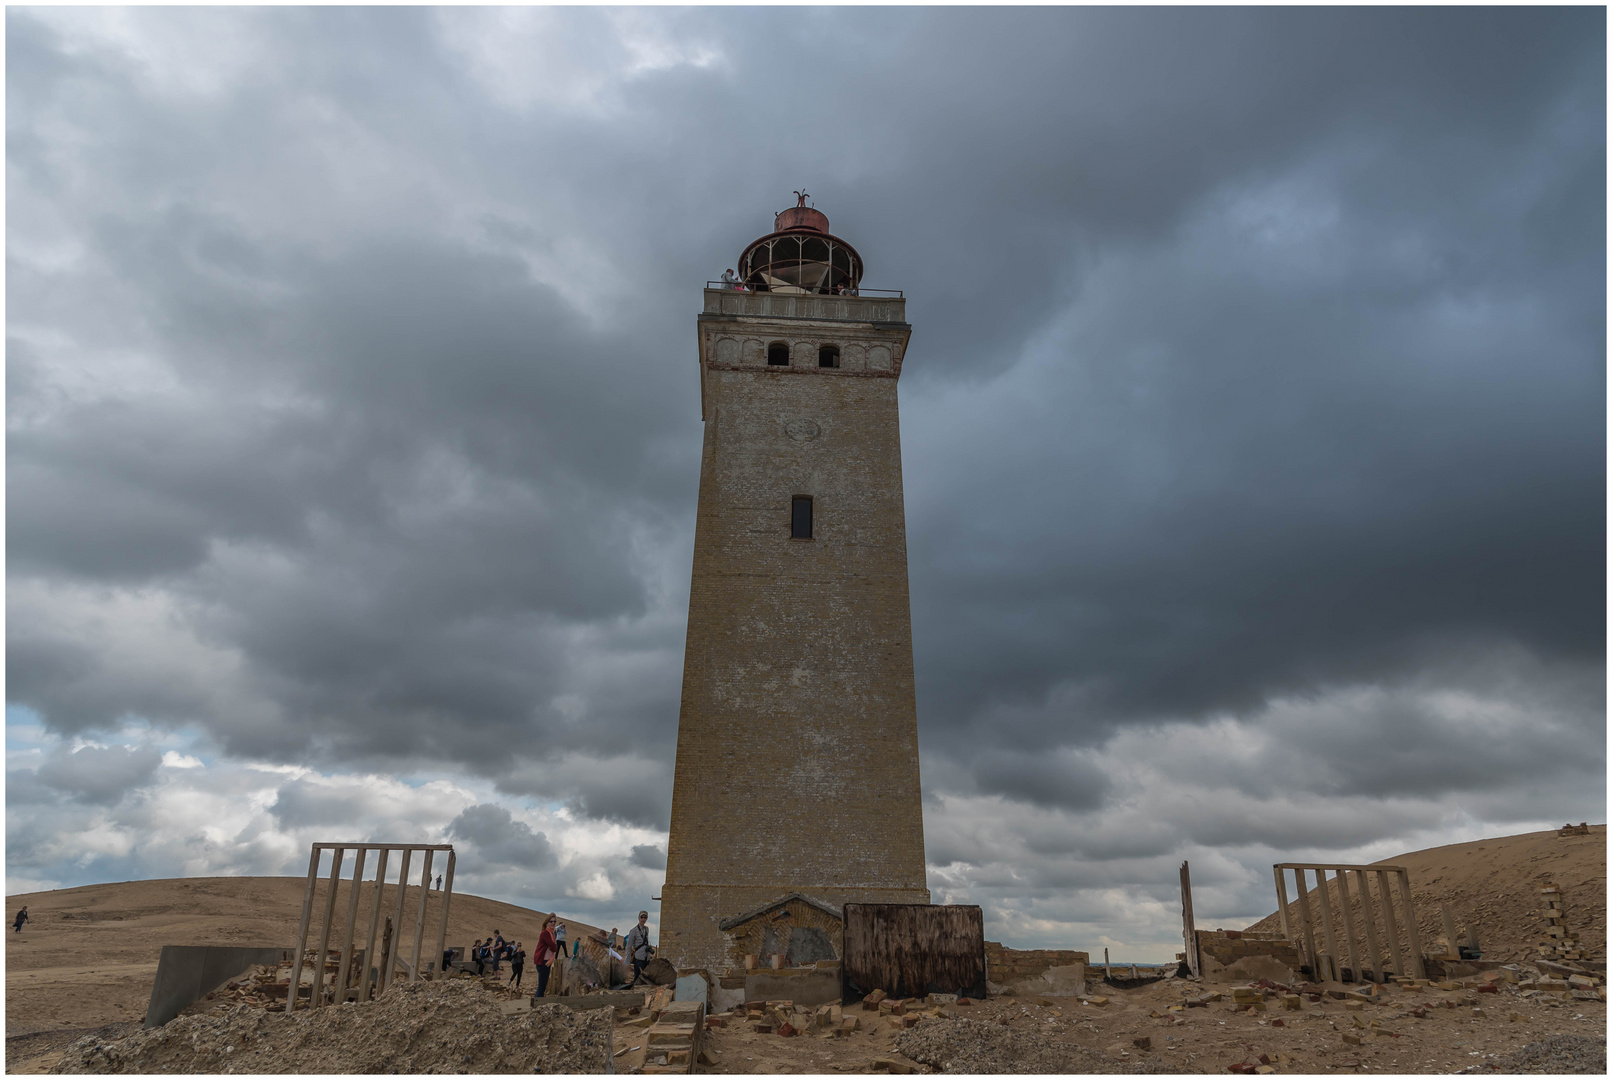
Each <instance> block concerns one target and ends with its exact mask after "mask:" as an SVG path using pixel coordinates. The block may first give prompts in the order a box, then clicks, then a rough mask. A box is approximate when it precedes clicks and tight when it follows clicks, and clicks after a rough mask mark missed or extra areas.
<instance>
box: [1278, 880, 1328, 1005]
mask: <svg viewBox="0 0 1612 1080" xmlns="http://www.w3.org/2000/svg"><path fill="white" fill-rule="evenodd" d="M1278 869H1285V867H1278ZM1293 881H1294V884H1296V885H1297V886H1298V898H1299V922H1300V923H1302V924H1303V925H1304V957H1305V959H1306V960H1308V961H1309V962H1310V977H1311V978H1313V979H1314V980H1315V981H1316V982H1320V981H1321V980H1322V979H1324V978H1325V977H1326V976H1324V975H1322V974H1321V961H1320V960H1319V958H1318V957H1317V954H1316V951H1315V919H1314V918H1313V917H1312V916H1311V914H1310V886H1309V884H1308V883H1307V882H1306V881H1305V880H1304V871H1303V870H1294V871H1293Z"/></svg>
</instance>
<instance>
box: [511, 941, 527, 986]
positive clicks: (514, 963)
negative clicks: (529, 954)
mask: <svg viewBox="0 0 1612 1080" xmlns="http://www.w3.org/2000/svg"><path fill="white" fill-rule="evenodd" d="M525 970H526V950H525V949H523V948H522V947H521V943H520V942H518V941H517V942H516V943H515V951H514V952H512V953H510V954H509V981H510V983H511V984H512V985H513V986H514V987H515V989H517V990H519V989H520V988H521V972H523V971H525Z"/></svg>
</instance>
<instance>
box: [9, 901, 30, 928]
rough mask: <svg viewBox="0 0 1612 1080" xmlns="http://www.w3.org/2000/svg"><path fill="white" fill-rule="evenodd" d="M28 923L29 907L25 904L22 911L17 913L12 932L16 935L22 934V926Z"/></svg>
mask: <svg viewBox="0 0 1612 1080" xmlns="http://www.w3.org/2000/svg"><path fill="white" fill-rule="evenodd" d="M27 921H28V905H27V904H24V905H23V906H22V910H21V911H19V912H17V918H16V921H15V922H13V923H12V924H11V925H12V932H13V933H16V934H20V933H22V924H23V923H25V922H27Z"/></svg>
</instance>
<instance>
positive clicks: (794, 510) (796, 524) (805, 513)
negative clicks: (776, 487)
mask: <svg viewBox="0 0 1612 1080" xmlns="http://www.w3.org/2000/svg"><path fill="white" fill-rule="evenodd" d="M789 510H790V513H789V535H790V538H791V539H794V540H810V539H811V538H812V497H811V496H810V495H796V496H795V501H794V504H793V505H792V506H791V507H790V508H789Z"/></svg>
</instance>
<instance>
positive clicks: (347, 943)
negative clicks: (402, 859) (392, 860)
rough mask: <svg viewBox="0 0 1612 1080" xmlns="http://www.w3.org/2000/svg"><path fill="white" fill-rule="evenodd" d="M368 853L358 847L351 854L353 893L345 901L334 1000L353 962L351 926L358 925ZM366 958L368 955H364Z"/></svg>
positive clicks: (337, 998)
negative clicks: (345, 909)
mask: <svg viewBox="0 0 1612 1080" xmlns="http://www.w3.org/2000/svg"><path fill="white" fill-rule="evenodd" d="M366 854H368V852H366V851H365V850H364V849H363V848H359V849H358V851H357V852H356V853H355V854H354V856H353V895H352V896H351V897H349V898H348V901H347V926H346V929H344V930H343V931H342V933H341V952H340V954H339V955H340V956H341V966H340V967H338V968H337V969H336V1000H337V1001H340V1000H341V999H342V991H344V990H346V989H347V972H348V970H349V969H351V967H352V964H353V927H355V926H357V925H358V894H359V893H360V892H362V891H363V889H362V886H363V884H364V856H365V855H366ZM364 959H365V960H368V959H369V957H367V956H366V957H365V958H364Z"/></svg>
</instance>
